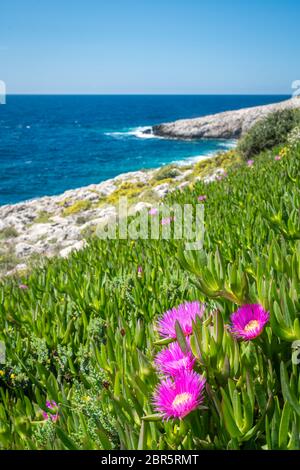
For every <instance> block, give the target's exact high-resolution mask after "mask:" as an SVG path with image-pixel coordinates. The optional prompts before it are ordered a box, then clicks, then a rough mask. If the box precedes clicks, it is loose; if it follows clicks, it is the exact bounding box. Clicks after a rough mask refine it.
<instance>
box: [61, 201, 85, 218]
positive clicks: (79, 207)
mask: <svg viewBox="0 0 300 470" xmlns="http://www.w3.org/2000/svg"><path fill="white" fill-rule="evenodd" d="M90 207H91V202H90V201H85V200H83V201H77V202H75V203H74V204H73V205H72V206H69V207H67V208H66V209H64V211H63V215H64V216H65V217H66V216H68V215H73V214H77V213H78V212H81V211H85V210H87V209H89V208H90Z"/></svg>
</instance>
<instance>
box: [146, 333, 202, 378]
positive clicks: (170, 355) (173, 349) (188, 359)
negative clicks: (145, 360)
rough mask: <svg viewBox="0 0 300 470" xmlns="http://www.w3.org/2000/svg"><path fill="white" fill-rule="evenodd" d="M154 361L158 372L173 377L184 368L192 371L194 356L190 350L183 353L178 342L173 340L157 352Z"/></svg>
mask: <svg viewBox="0 0 300 470" xmlns="http://www.w3.org/2000/svg"><path fill="white" fill-rule="evenodd" d="M154 362H155V366H156V368H157V369H158V371H159V372H161V373H163V374H166V375H169V376H171V377H175V376H177V375H178V374H179V373H180V372H182V371H184V370H186V371H192V370H193V367H194V363H195V358H194V356H193V355H192V353H191V351H187V353H184V352H183V351H182V349H181V347H180V346H179V344H178V343H177V342H174V343H171V344H170V345H169V346H168V347H167V348H165V349H163V350H162V351H161V352H159V353H158V354H157V356H156V358H155V361H154Z"/></svg>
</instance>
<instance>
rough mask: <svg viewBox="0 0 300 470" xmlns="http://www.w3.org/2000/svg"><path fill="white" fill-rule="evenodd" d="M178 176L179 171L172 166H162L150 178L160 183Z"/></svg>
mask: <svg viewBox="0 0 300 470" xmlns="http://www.w3.org/2000/svg"><path fill="white" fill-rule="evenodd" d="M179 175H180V171H179V169H178V168H177V167H176V166H174V165H165V166H162V167H161V168H160V169H159V170H158V171H156V173H155V176H154V177H153V178H152V181H161V180H165V179H173V178H176V176H179Z"/></svg>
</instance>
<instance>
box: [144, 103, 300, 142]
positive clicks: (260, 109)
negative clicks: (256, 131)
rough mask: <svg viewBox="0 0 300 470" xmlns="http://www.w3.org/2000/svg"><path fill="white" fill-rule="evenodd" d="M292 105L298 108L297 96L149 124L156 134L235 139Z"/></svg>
mask: <svg viewBox="0 0 300 470" xmlns="http://www.w3.org/2000/svg"><path fill="white" fill-rule="evenodd" d="M294 108H300V98H298V97H296V98H291V99H289V100H286V101H282V102H280V103H275V104H270V105H265V106H256V107H253V108H244V109H239V110H237V111H226V112H224V113H219V114H213V115H209V116H204V117H200V118H195V119H182V120H179V121H175V122H171V123H166V124H160V125H157V126H153V128H152V132H153V134H155V135H157V136H161V137H168V138H175V139H236V138H238V137H240V136H241V135H242V134H244V133H245V132H246V131H248V130H249V129H250V128H251V127H252V126H253V125H254V124H255V123H256V122H257V121H258V120H260V119H262V118H264V117H265V116H267V115H268V114H270V113H272V112H274V111H280V110H283V109H294Z"/></svg>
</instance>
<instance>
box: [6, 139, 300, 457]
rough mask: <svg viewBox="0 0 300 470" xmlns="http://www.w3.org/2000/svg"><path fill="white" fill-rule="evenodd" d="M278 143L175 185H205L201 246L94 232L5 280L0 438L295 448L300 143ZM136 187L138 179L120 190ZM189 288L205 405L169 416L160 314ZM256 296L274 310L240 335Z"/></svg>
mask: <svg viewBox="0 0 300 470" xmlns="http://www.w3.org/2000/svg"><path fill="white" fill-rule="evenodd" d="M277 153H278V149H275V150H272V151H265V152H263V153H261V154H260V155H259V157H258V158H257V159H256V160H255V163H254V165H253V166H251V167H249V166H247V165H246V164H244V163H243V162H241V160H240V159H239V157H238V155H237V153H236V152H229V153H228V154H222V155H220V156H219V157H218V159H219V163H220V161H222V163H223V164H226V165H228V168H227V173H228V174H227V176H226V177H225V178H223V179H222V180H221V181H215V182H213V183H211V184H209V185H205V184H204V183H203V182H201V181H199V182H197V183H195V185H194V186H193V188H188V189H186V190H184V191H175V192H173V193H171V194H170V195H169V196H168V197H167V199H166V200H165V203H166V204H168V205H170V206H172V205H174V204H175V203H178V204H192V205H194V206H196V204H197V202H198V196H199V195H206V200H205V203H204V204H205V228H206V231H205V239H204V247H203V251H200V252H199V251H186V252H184V250H183V244H182V241H179V240H176V239H173V238H172V239H171V240H136V241H130V240H120V239H117V240H105V241H104V240H99V239H97V238H95V237H92V238H91V239H90V240H89V244H88V246H87V248H86V249H84V250H83V251H80V252H76V253H73V254H72V255H71V256H70V258H69V259H54V260H50V261H48V262H47V264H46V265H45V266H44V267H41V268H40V269H36V270H33V271H32V272H31V273H29V274H28V275H27V277H25V276H24V277H21V278H20V279H17V278H15V279H14V278H10V279H5V280H2V281H0V341H3V342H4V343H5V346H6V358H7V360H6V363H5V364H2V365H1V366H0V448H2V449H23V448H25V449H37V448H38V449H101V448H102V449H114V448H122V449H161V450H164V449H175V450H176V449H179V450H180V449H298V450H299V449H300V438H299V423H300V382H299V369H298V367H299V366H297V365H296V364H293V363H292V356H293V351H294V350H293V349H292V345H293V341H295V340H298V339H299V338H300V313H299V312H300V300H299V299H300V220H299V206H300V158H299V157H300V147H299V145H293V147H285V148H284V149H282V150H281V152H280V154H281V156H282V157H281V159H279V158H277V159H275V156H276V155H277ZM225 162H227V163H225ZM214 164H215V162H214V163H212V162H210V163H209V162H208V161H203V162H200V163H199V164H198V165H197V169H196V171H197V172H198V171H199V172H203V171H204V172H206V171H208V170H209V171H211V169H212V167H211V165H214ZM202 174H203V173H202ZM128 189H129V190H131V191H135V190H137V189H138V190H142V188H140V187H135V186H134V187H131V186H130V187H129V188H128V185H126V188H125V187H124V186H123V187H122V186H121V187H120V188H119V189H118V190H117V191H118V196H120V195H121V192H122V191H123V190H124V191H125V190H126V191H127V190H128ZM115 196H116V195H115ZM75 212H76V211H75ZM153 217H159V216H155V215H154V216H153ZM139 267H142V270H139V269H138V268H139ZM20 284H21V285H22V286H20ZM192 300H199V301H201V302H205V303H206V309H205V314H204V316H203V318H202V319H201V320H199V319H197V320H196V323H195V324H194V327H193V335H192V339H191V347H192V350H193V353H194V355H195V356H196V359H197V361H196V366H195V368H196V371H197V372H198V373H201V374H204V375H205V377H206V380H207V387H206V391H205V394H204V407H202V408H200V409H198V410H196V411H194V412H193V413H191V414H189V415H188V416H186V417H185V418H184V419H183V420H181V421H179V420H172V419H171V420H169V421H162V420H161V417H160V416H158V415H157V413H156V411H155V409H153V406H152V404H151V397H152V394H153V390H154V388H155V386H156V384H157V382H158V376H157V373H156V371H155V369H154V366H153V358H154V356H155V354H156V353H157V352H158V351H160V350H161V348H162V346H163V345H162V344H161V343H162V342H161V341H159V336H158V333H157V331H156V329H155V322H156V320H157V318H158V316H159V315H160V314H162V313H163V312H165V311H167V310H168V309H170V308H172V307H174V306H177V305H179V304H181V303H183V302H185V301H192ZM248 303H256V304H261V305H262V306H263V307H264V309H266V310H267V311H269V312H270V321H269V323H268V324H267V325H266V327H265V329H264V332H263V334H262V335H261V336H259V337H258V338H256V339H255V340H253V341H248V342H246V341H237V340H236V339H235V337H234V336H233V335H232V334H231V333H230V331H229V330H228V326H227V325H228V324H229V319H230V315H231V314H232V313H233V312H235V311H236V310H237V308H238V306H239V305H244V304H248ZM177 337H178V341H179V344H182V341H183V338H182V336H181V333H180V328H179V329H178V328H177ZM163 343H166V341H164V342H163ZM54 402H55V404H54ZM47 403H48V405H47ZM49 404H50V406H52V408H49Z"/></svg>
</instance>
